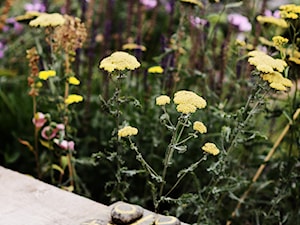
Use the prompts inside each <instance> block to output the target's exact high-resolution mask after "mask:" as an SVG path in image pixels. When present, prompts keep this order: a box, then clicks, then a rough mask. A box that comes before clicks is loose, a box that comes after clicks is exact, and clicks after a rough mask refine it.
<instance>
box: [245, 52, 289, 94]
mask: <svg viewBox="0 0 300 225" xmlns="http://www.w3.org/2000/svg"><path fill="white" fill-rule="evenodd" d="M248 55H249V56H250V58H249V59H248V62H249V63H250V64H251V65H254V66H255V67H256V69H257V70H258V71H260V72H262V73H261V74H260V76H261V78H262V79H263V80H265V81H268V82H269V84H270V87H271V88H273V89H276V90H278V91H285V90H286V88H287V87H291V86H292V85H293V84H292V81H291V80H289V79H288V78H284V77H283V76H282V74H281V73H280V72H283V70H284V68H285V67H286V66H287V63H286V62H285V61H283V60H281V59H274V58H272V57H271V56H269V55H267V54H266V53H264V52H261V51H256V50H255V51H251V52H249V53H248Z"/></svg>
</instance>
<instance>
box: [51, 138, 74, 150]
mask: <svg viewBox="0 0 300 225" xmlns="http://www.w3.org/2000/svg"><path fill="white" fill-rule="evenodd" d="M53 141H54V143H55V144H57V145H58V146H59V147H60V148H62V149H64V150H72V151H73V150H74V147H75V143H74V141H67V140H61V141H60V140H59V139H57V138H55V139H54V140H53Z"/></svg>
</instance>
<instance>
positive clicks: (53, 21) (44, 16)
mask: <svg viewBox="0 0 300 225" xmlns="http://www.w3.org/2000/svg"><path fill="white" fill-rule="evenodd" d="M64 23H65V18H64V17H63V16H62V15H61V14H59V13H49V14H48V13H41V14H39V15H38V17H37V18H35V19H33V20H31V21H30V22H29V26H32V27H38V26H40V27H56V26H60V25H63V24H64Z"/></svg>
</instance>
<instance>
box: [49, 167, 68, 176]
mask: <svg viewBox="0 0 300 225" xmlns="http://www.w3.org/2000/svg"><path fill="white" fill-rule="evenodd" d="M51 168H52V169H54V170H57V171H58V172H59V173H60V174H62V175H63V174H64V173H65V172H64V170H63V168H61V167H60V166H59V165H57V164H52V165H51Z"/></svg>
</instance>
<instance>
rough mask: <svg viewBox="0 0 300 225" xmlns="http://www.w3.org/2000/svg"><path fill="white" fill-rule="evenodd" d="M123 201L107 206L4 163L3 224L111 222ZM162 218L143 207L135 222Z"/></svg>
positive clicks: (0, 177) (0, 173) (0, 187)
mask: <svg viewBox="0 0 300 225" xmlns="http://www.w3.org/2000/svg"><path fill="white" fill-rule="evenodd" d="M120 203H122V202H116V203H114V204H112V205H110V206H105V205H103V204H100V203H97V202H94V201H92V200H90V199H87V198H84V197H81V196H79V195H76V194H74V193H71V192H67V191H65V190H62V189H59V188H57V187H54V186H52V185H49V184H46V183H44V182H41V181H39V180H37V179H35V178H33V177H31V176H28V175H24V174H20V173H18V172H15V171H12V170H9V169H6V168H3V167H1V166H0V224H1V225H2V224H3V225H4V224H8V225H111V211H112V209H113V207H114V206H116V205H118V204H120ZM158 218H163V216H161V215H158V214H155V213H153V212H151V211H149V210H146V209H143V217H142V218H140V219H139V220H138V221H135V222H134V223H133V224H134V225H148V224H149V223H152V222H153V219H155V220H157V219H158ZM151 220H152V222H151ZM149 221H150V222H149ZM178 222H179V221H178ZM157 224H158V225H159V224H160V223H157ZM161 224H164V225H172V224H171V223H167V222H162V223H161ZM181 225H187V224H185V223H181Z"/></svg>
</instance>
